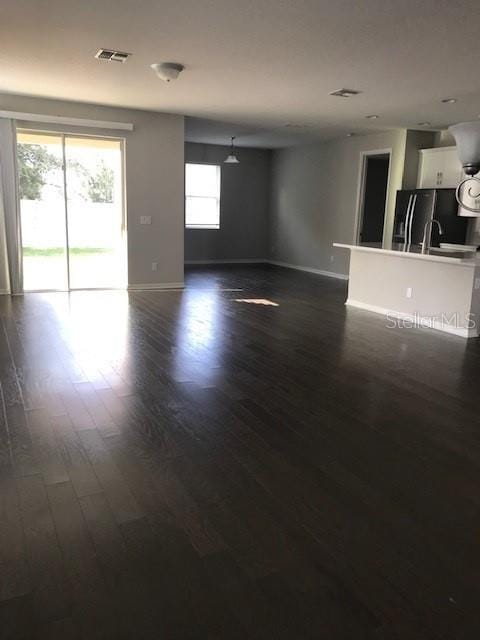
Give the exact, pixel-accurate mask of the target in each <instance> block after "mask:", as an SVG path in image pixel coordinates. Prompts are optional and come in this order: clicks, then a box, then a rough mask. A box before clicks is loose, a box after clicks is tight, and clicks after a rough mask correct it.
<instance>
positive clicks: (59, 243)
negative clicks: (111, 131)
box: [17, 131, 126, 291]
mask: <svg viewBox="0 0 480 640" xmlns="http://www.w3.org/2000/svg"><path fill="white" fill-rule="evenodd" d="M17 141H18V167H19V190H20V205H21V222H22V245H23V267H24V289H25V290H26V291H41V290H69V289H97V288H101V289H103V288H121V287H124V286H125V283H126V250H125V217H124V203H123V143H122V141H121V140H116V139H105V138H92V137H87V136H70V135H55V134H44V133H37V132H26V131H19V132H18V134H17Z"/></svg>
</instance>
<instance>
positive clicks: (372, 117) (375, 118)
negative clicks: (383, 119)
mask: <svg viewBox="0 0 480 640" xmlns="http://www.w3.org/2000/svg"><path fill="white" fill-rule="evenodd" d="M379 117H380V116H377V115H376V114H375V113H372V115H370V116H365V118H366V119H367V120H377V118H379Z"/></svg>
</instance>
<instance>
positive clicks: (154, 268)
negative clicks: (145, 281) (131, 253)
mask: <svg viewBox="0 0 480 640" xmlns="http://www.w3.org/2000/svg"><path fill="white" fill-rule="evenodd" d="M157 269H158V262H152V271H156V270H157Z"/></svg>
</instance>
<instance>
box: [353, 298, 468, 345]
mask: <svg viewBox="0 0 480 640" xmlns="http://www.w3.org/2000/svg"><path fill="white" fill-rule="evenodd" d="M345 304H346V305H347V307H354V308H356V309H362V310H363V311H371V312H372V313H377V314H379V315H382V316H389V317H390V318H395V319H399V320H407V321H409V322H411V323H413V325H414V328H418V329H420V328H424V329H435V330H436V331H443V333H450V334H452V335H455V336H459V337H460V338H477V337H478V331H477V330H476V329H468V328H466V327H455V326H452V325H450V324H448V323H445V322H442V321H441V320H436V319H435V318H432V317H428V316H420V315H418V314H417V315H412V314H411V313H403V312H402V311H393V310H392V309H385V308H384V307H378V306H376V305H374V304H368V303H367V302H359V301H358V300H351V299H350V298H348V299H347V301H346V302H345ZM392 328H393V327H392Z"/></svg>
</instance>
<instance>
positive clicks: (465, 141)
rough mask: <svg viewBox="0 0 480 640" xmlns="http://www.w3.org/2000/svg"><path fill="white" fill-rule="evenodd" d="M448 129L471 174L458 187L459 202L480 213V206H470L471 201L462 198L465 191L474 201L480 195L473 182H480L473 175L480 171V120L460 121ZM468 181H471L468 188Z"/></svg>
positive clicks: (464, 206) (464, 167)
mask: <svg viewBox="0 0 480 640" xmlns="http://www.w3.org/2000/svg"><path fill="white" fill-rule="evenodd" d="M448 130H449V131H450V133H451V134H452V135H453V137H454V138H455V142H456V143H457V153H458V157H459V160H460V162H461V163H462V166H463V170H464V172H465V173H466V174H467V176H469V177H468V178H465V180H462V181H461V182H460V184H459V185H458V187H457V190H456V197H457V202H458V204H459V205H461V206H462V207H463V208H464V209H466V210H467V211H470V212H471V213H475V214H476V215H480V208H478V207H477V206H474V207H472V206H470V204H471V201H470V203H465V202H464V201H463V199H462V197H463V195H464V193H465V191H466V192H467V195H468V197H469V198H471V199H473V200H474V201H476V200H477V198H479V197H480V190H478V184H477V190H476V191H477V193H474V192H473V183H474V182H475V183H480V178H474V177H473V176H475V175H476V174H477V173H478V172H479V171H480V122H478V121H475V122H460V123H459V124H454V125H452V126H451V127H448ZM467 183H470V186H469V187H468V188H467ZM475 204H476V203H475Z"/></svg>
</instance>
